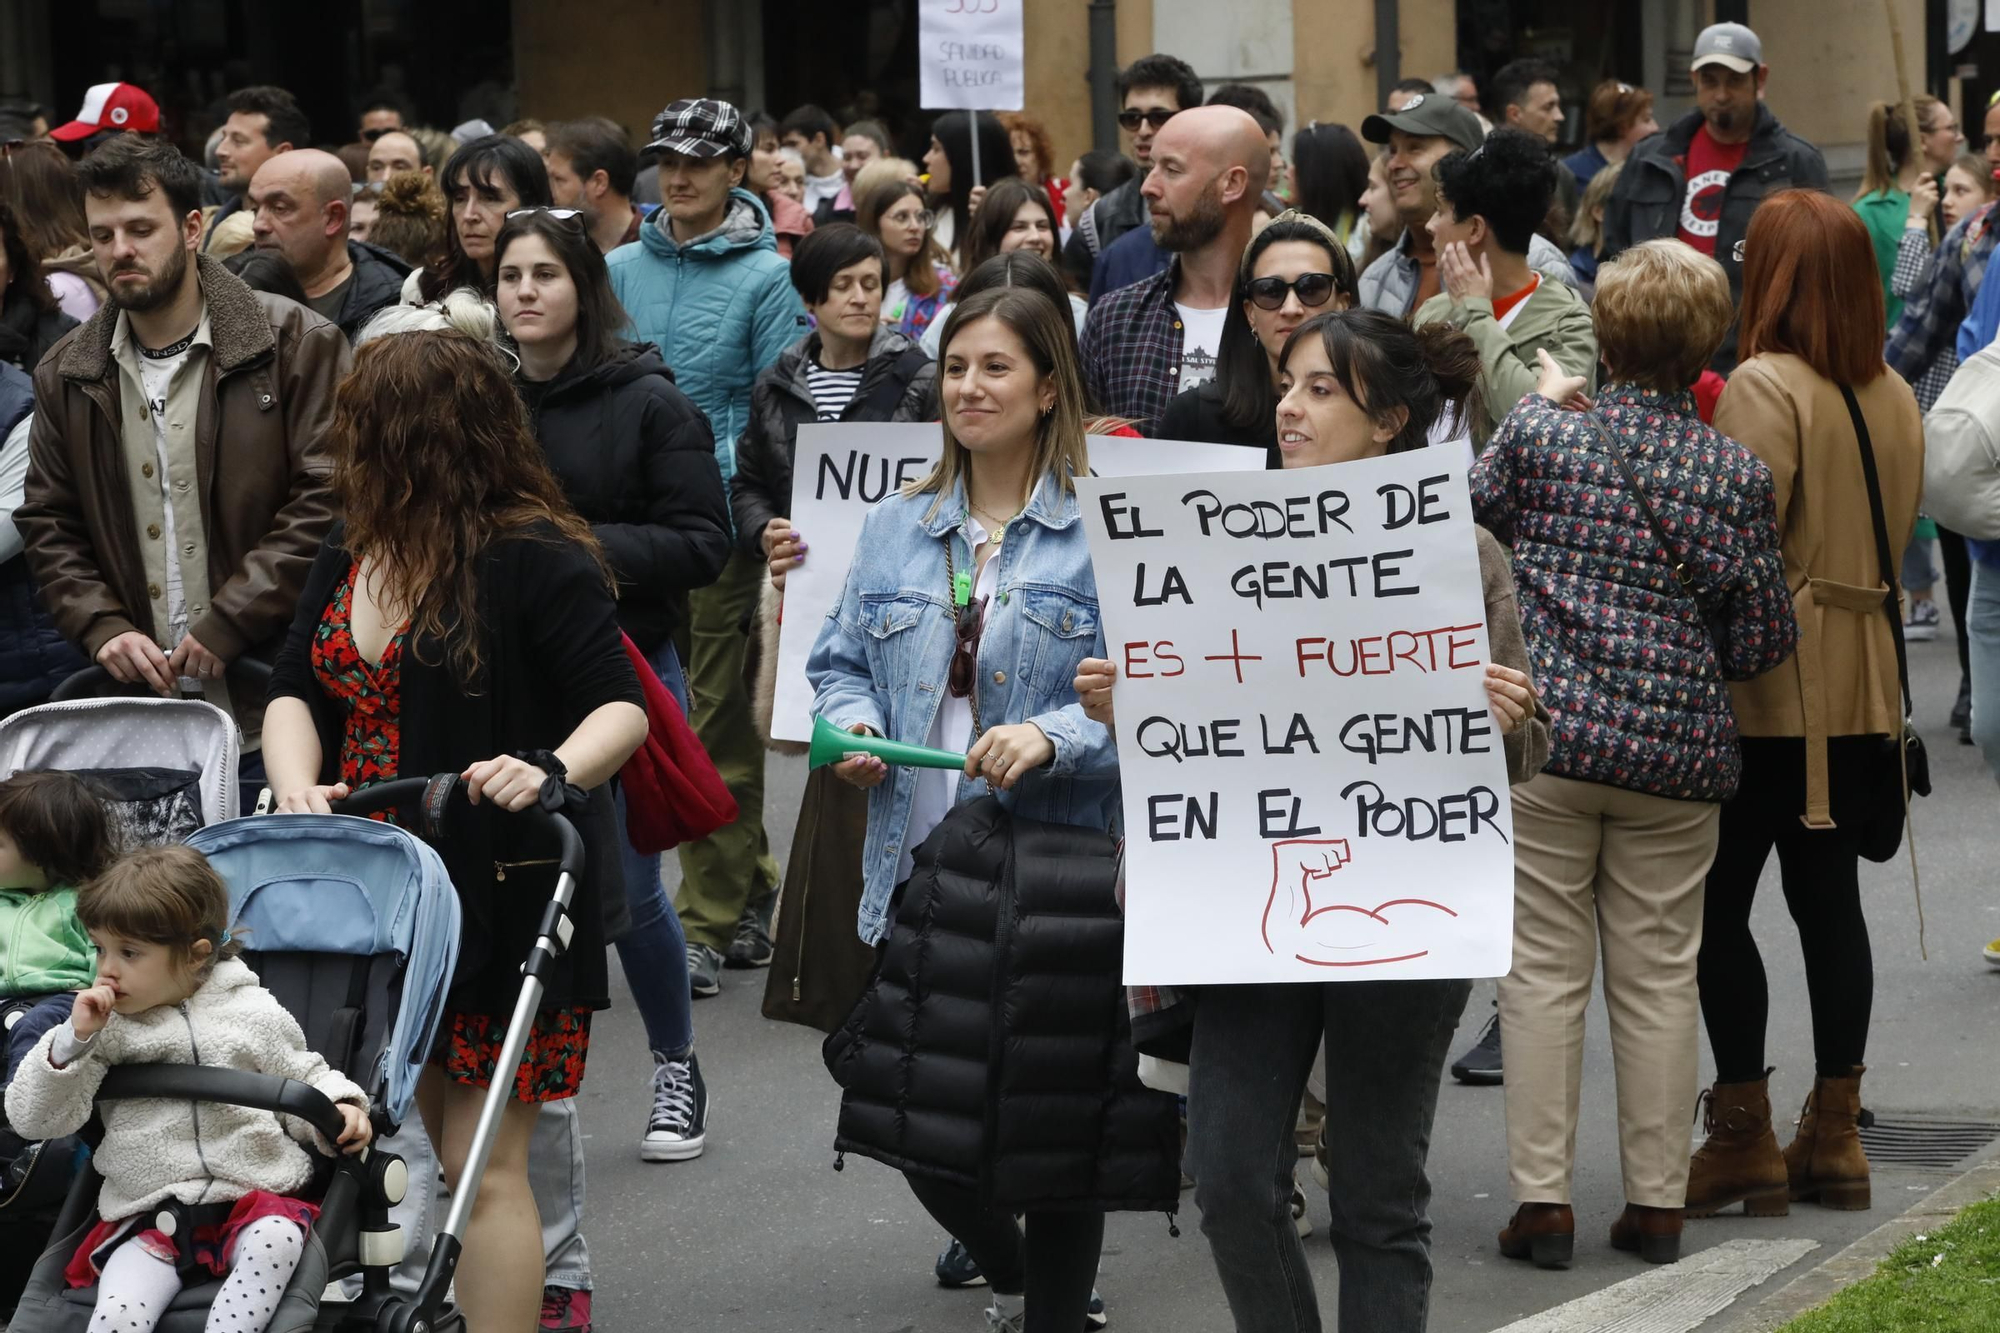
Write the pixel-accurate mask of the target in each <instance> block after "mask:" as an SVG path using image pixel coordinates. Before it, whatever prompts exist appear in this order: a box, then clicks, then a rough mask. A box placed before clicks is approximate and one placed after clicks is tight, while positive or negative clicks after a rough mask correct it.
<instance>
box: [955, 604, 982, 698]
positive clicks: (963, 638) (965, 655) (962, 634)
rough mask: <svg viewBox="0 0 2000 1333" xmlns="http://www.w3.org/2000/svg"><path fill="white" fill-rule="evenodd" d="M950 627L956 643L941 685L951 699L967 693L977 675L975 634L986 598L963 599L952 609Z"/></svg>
mask: <svg viewBox="0 0 2000 1333" xmlns="http://www.w3.org/2000/svg"><path fill="white" fill-rule="evenodd" d="M953 616H954V620H955V624H954V628H955V629H956V631H957V633H958V647H956V648H954V649H953V650H952V654H951V674H950V675H949V676H948V677H946V679H945V688H947V689H949V690H950V691H951V697H952V698H954V699H965V698H969V697H971V694H972V686H973V683H974V682H975V681H976V680H977V678H978V676H979V636H980V634H981V633H982V632H983V631H984V630H985V628H986V599H985V598H984V597H981V598H980V599H979V600H978V601H975V602H967V603H966V604H965V605H964V606H961V607H959V608H958V609H957V610H956V611H955V612H954V613H953Z"/></svg>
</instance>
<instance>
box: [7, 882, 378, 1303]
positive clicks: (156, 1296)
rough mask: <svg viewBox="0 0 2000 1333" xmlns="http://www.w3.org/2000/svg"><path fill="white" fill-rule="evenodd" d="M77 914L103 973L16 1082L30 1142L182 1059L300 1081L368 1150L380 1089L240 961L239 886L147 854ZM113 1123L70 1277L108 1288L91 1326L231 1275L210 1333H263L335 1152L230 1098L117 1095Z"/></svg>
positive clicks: (343, 1142)
mask: <svg viewBox="0 0 2000 1333" xmlns="http://www.w3.org/2000/svg"><path fill="white" fill-rule="evenodd" d="M77 914H78V917H79V919H80V920H81V921H82V923H83V925H84V927H85V929H86V930H88V931H89V933H90V938H91V940H92V941H93V943H94V945H95V946H96V950H97V955H98V967H97V976H96V978H95V982H94V984H93V985H91V986H90V987H89V988H88V989H85V990H83V991H82V992H80V993H79V994H78V995H77V996H76V997H75V1000H74V1002H73V1007H72V1013H71V1017H70V1019H69V1021H68V1022H67V1023H64V1024H61V1025H58V1026H56V1027H53V1028H51V1029H50V1030H49V1031H48V1032H47V1033H45V1034H44V1035H43V1036H42V1038H41V1039H40V1041H39V1042H38V1043H37V1044H36V1046H35V1048H34V1050H33V1051H32V1052H31V1053H29V1055H28V1056H27V1057H26V1058H25V1059H24V1060H23V1061H22V1062H21V1066H20V1068H19V1069H18V1070H17V1071H16V1074H15V1078H14V1081H13V1083H12V1084H11V1085H10V1086H9V1087H8V1090H7V1099H6V1104H7V1114H8V1118H9V1120H10V1121H11V1122H12V1123H13V1124H14V1126H15V1127H16V1128H17V1129H18V1130H19V1131H20V1132H22V1133H24V1134H33V1135H40V1136H44V1137H52V1136H56V1135H61V1134H69V1133H73V1132H75V1131H76V1130H78V1129H80V1128H82V1127H83V1125H84V1124H85V1122H86V1121H88V1120H89V1119H90V1117H91V1115H92V1114H93V1111H94V1110H95V1109H96V1108H95V1099H96V1096H97V1094H98V1092H99V1090H100V1087H101V1085H102V1084H103V1083H104V1080H105V1077H106V1075H107V1073H108V1072H109V1071H110V1070H111V1069H112V1068H113V1067H114V1066H116V1065H119V1064H129V1063H149V1064H181V1065H200V1066H209V1067H215V1066H220V1067H223V1068H228V1069H237V1070H245V1071H249V1072H252V1073H259V1074H267V1075H277V1076H279V1077H282V1078H290V1079H296V1080H298V1081H300V1082H302V1083H305V1084H307V1085H308V1086H310V1087H312V1088H314V1089H315V1090H317V1091H318V1092H319V1093H320V1094H321V1095H323V1096H324V1097H326V1098H327V1099H328V1100H329V1101H331V1102H332V1103H333V1104H334V1105H335V1107H336V1108H337V1109H338V1114H339V1118H340V1121H341V1126H340V1132H339V1134H338V1138H337V1141H336V1143H337V1146H338V1147H339V1148H341V1149H344V1150H345V1151H346V1152H348V1153H359V1152H360V1151H361V1150H362V1149H363V1148H365V1147H366V1146H367V1145H368V1143H369V1141H370V1140H371V1138H372V1137H373V1129H372V1126H371V1125H370V1122H369V1119H368V1112H367V1108H368V1094H367V1093H366V1092H365V1091H364V1090H363V1089H362V1088H361V1087H360V1086H359V1085H358V1084H356V1083H355V1082H353V1081H352V1080H351V1079H349V1078H348V1077H347V1076H346V1075H344V1074H342V1073H340V1072H338V1071H336V1070H333V1069H331V1068H329V1067H328V1065H327V1063H326V1061H325V1060H324V1059H322V1058H321V1057H320V1056H319V1055H318V1054H316V1053H315V1052H313V1051H312V1050H311V1049H310V1048H309V1047H308V1045H307V1043H306V1039H305V1035H304V1033H303V1032H302V1031H301V1030H300V1028H299V1025H298V1023H297V1022H296V1021H295V1020H294V1019H293V1017H292V1016H291V1014H290V1013H288V1012H287V1011H286V1010H285V1008H284V1007H283V1006H282V1005H281V1004H279V1002H278V1001H277V999H276V998H275V997H274V996H273V995H272V994H271V993H270V992H269V991H267V990H265V989H264V988H263V987H262V986H260V985H259V984H258V983H257V978H256V976H255V975H254V974H253V973H252V972H251V971H250V969H249V968H248V967H246V966H245V965H244V964H243V963H242V962H241V961H240V960H239V959H238V958H237V956H236V955H237V954H238V953H240V952H241V949H242V942H241V941H240V940H236V939H233V938H232V936H231V932H230V929H229V893H228V889H227V888H226V887H225V885H224V884H223V881H222V879H221V877H220V876H219V875H217V874H216V872H215V871H214V869H213V868H211V867H210V865H209V864H208V862H207V860H206V859H205V858H204V857H203V856H202V855H201V853H200V852H197V851H194V850H192V849H191V848H188V847H178V846H177V847H161V848H149V849H144V850H141V851H138V852H135V853H133V854H132V855H130V856H128V857H126V858H125V859H124V860H122V861H120V862H118V863H117V864H115V865H114V866H112V867H111V869H109V870H108V871H106V872H105V873H104V874H102V875H100V876H98V877H97V878H96V879H94V880H93V881H91V883H90V884H88V885H87V886H86V887H85V888H84V889H83V891H82V892H81V893H80V895H79V896H78V899H77ZM102 1116H103V1124H104V1136H103V1140H102V1142H101V1143H100V1144H99V1146H98V1149H97V1153H96V1170H97V1173H98V1174H99V1175H101V1176H102V1177H103V1186H102V1190H101V1193H100V1195H99V1201H98V1209H99V1213H100V1216H101V1217H102V1219H103V1220H102V1221H100V1222H98V1223H97V1225H95V1226H94V1227H92V1228H91V1229H90V1230H89V1232H88V1234H87V1235H86V1236H85V1237H84V1239H83V1242H82V1244H81V1245H80V1246H79V1247H78V1248H77V1250H76V1253H75V1255H74V1257H73V1258H72V1259H71V1260H70V1262H69V1265H68V1268H67V1272H66V1278H67V1281H68V1285H69V1286H70V1287H72V1288H83V1287H90V1286H93V1285H94V1286H95V1287H96V1288H97V1301H96V1308H95V1312H94V1314H93V1315H92V1317H91V1320H90V1329H91V1330H92V1333H109V1331H110V1330H113V1329H116V1330H131V1333H148V1330H151V1329H152V1328H154V1327H155V1326H156V1325H157V1324H158V1323H159V1321H160V1320H161V1318H162V1317H163V1316H164V1315H165V1314H166V1312H167V1310H168V1307H169V1306H170V1304H171V1303H172V1301H173V1298H174V1297H175V1295H176V1294H178V1293H179V1291H180V1289H181V1287H182V1286H183V1285H184V1284H185V1283H187V1282H188V1281H190V1280H193V1279H194V1278H195V1275H197V1274H201V1275H204V1276H203V1277H202V1278H201V1280H206V1277H207V1276H214V1277H220V1278H222V1279H223V1282H222V1286H221V1289H220V1291H219V1292H218V1293H217V1294H216V1297H215V1301H214V1304H213V1305H212V1307H211V1309H210V1311H209V1315H208V1318H207V1323H206V1327H207V1328H208V1329H209V1330H211V1331H212V1333H260V1331H261V1330H262V1329H264V1327H265V1326H266V1325H267V1324H268V1323H269V1322H270V1320H271V1317H272V1315H273V1314H274V1313H275V1311H276V1309H277V1306H278V1303H279V1298H280V1296H281V1294H282V1293H283V1292H284V1291H285V1289H286V1285H287V1283H288V1282H289V1280H290V1278H291V1277H292V1274H293V1271H294V1270H295V1269H296V1268H297V1267H298V1264H299V1261H300V1259H301V1258H302V1257H303V1254H304V1251H305V1241H306V1237H307V1235H308V1233H309V1231H310V1228H311V1225H312V1222H313V1219H314V1218H315V1217H316V1216H317V1214H318V1207H317V1205H315V1204H313V1203H310V1202H307V1201H306V1200H305V1199H303V1198H300V1197H297V1196H298V1195H299V1194H300V1192H301V1191H303V1190H305V1189H306V1187H307V1186H309V1185H310V1184H311V1183H312V1182H313V1179H314V1175H315V1166H314V1160H313V1158H312V1157H311V1156H310V1155H309V1154H308V1153H307V1152H306V1150H305V1148H304V1146H302V1145H303V1144H305V1143H312V1142H317V1143H318V1145H319V1146H320V1147H321V1149H322V1150H323V1151H326V1150H331V1148H332V1147H334V1146H336V1145H330V1144H328V1143H326V1142H325V1139H324V1136H323V1135H322V1134H321V1132H320V1130H318V1129H317V1128H315V1127H314V1126H313V1125H312V1124H310V1123H308V1122H306V1121H304V1120H301V1119H298V1118H294V1117H291V1116H280V1115H272V1114H271V1113H270V1112H269V1111H265V1110H259V1109H254V1108H251V1107H245V1106H235V1105H230V1104H227V1103H218V1102H197V1101H181V1100H179V1099H169V1098H164V1097H143V1098H136V1099H132V1100H120V1101H112V1102H107V1103H106V1104H105V1105H104V1106H103V1108H102ZM163 1205H164V1207H162V1206H163ZM154 1210H159V1211H157V1212H155V1211H154ZM149 1224H150V1225H149Z"/></svg>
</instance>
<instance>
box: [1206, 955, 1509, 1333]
mask: <svg viewBox="0 0 2000 1333" xmlns="http://www.w3.org/2000/svg"><path fill="white" fill-rule="evenodd" d="M1471 993H1472V983H1471V982H1469V981H1345V982H1338V983H1321V984H1315V983H1311V982H1307V983H1300V984H1292V985H1268V986H1204V987H1202V989H1201V995H1200V998H1199V999H1198V1000H1197V1001H1196V1002H1195V1016H1194V1046H1193V1050H1192V1052H1191V1054H1190V1061H1189V1066H1188V1155H1187V1161H1188V1171H1189V1174H1191V1175H1193V1176H1194V1179H1195V1186H1194V1191H1195V1193H1194V1201H1195V1206H1196V1207H1197V1208H1199V1209H1200V1210H1201V1229H1202V1233H1203V1234H1204V1235H1206V1236H1207V1237H1208V1244H1209V1249H1210V1251H1211V1252H1212V1253H1213V1254H1214V1256H1215V1268H1216V1273H1217V1275H1218V1276H1220V1277H1221V1279H1222V1291H1223V1294H1224V1295H1225V1296H1226V1297H1228V1299H1229V1310H1230V1313H1231V1314H1232V1315H1233V1316H1235V1321H1236V1327H1237V1329H1238V1330H1240V1331H1241V1333H1251V1331H1252V1330H1254V1333H1319V1330H1320V1327H1321V1324H1320V1314H1319V1301H1318V1298H1317V1297H1316V1296H1315V1294H1314V1292H1313V1281H1312V1274H1311V1273H1310V1272H1308V1271H1307V1269H1306V1256H1305V1250H1304V1248H1303V1247H1302V1246H1301V1245H1300V1244H1299V1235H1298V1232H1297V1231H1296V1230H1294V1229H1293V1226H1292V1211H1291V1192H1292V1172H1293V1171H1294V1169H1295V1168H1296V1167H1297V1166H1298V1162H1299V1155H1298V1147H1297V1140H1296V1138H1295V1137H1294V1133H1295V1130H1296V1127H1297V1123H1298V1111H1299V1095H1300V1094H1301V1093H1302V1092H1304V1091H1305V1086H1306V1078H1307V1076H1308V1075H1309V1074H1310V1073H1311V1072H1312V1067H1313V1057H1314V1055H1315V1054H1316V1053H1317V1052H1318V1050H1319V1048H1320V1045H1321V1042H1322V1041H1324V1043H1325V1047H1326V1140H1327V1143H1328V1145H1329V1146H1330V1148H1331V1153H1330V1155H1329V1162H1328V1168H1329V1176H1330V1180H1329V1186H1330V1189H1329V1194H1330V1202H1331V1204H1332V1207H1333V1252H1334V1254H1335V1256H1337V1257H1338V1259H1339V1260H1340V1297H1339V1311H1340V1318H1339V1328H1340V1330H1341V1333H1422V1331H1423V1328H1424V1325H1425V1322H1426V1320H1427V1319H1428V1317H1429V1312H1430V1290H1431V1255H1430V1251H1431V1243H1430V1236H1431V1223H1430V1217H1429V1215H1428V1212H1427V1209H1428V1205H1429V1203H1430V1196H1431V1187H1430V1181H1429V1180H1428V1179H1427V1178H1426V1177H1425V1175H1424V1162H1425V1159H1426V1158H1427V1157H1428V1156H1429V1153H1430V1138H1431V1120H1432V1117H1433V1116H1434V1115H1435V1114H1436V1112H1437V1098H1438V1080H1439V1077H1440V1075H1441V1074H1442V1072H1443V1070H1444V1062H1445V1057H1446V1054H1447V1053H1448V1046H1449V1043H1450V1041H1451V1039H1452V1034H1453V1033H1454V1032H1456V1031H1457V1029H1458V1019H1459V1015H1460V1014H1461V1013H1463V1012H1464V1010H1465V1000H1466V997H1467V996H1468V995H1470V994H1471Z"/></svg>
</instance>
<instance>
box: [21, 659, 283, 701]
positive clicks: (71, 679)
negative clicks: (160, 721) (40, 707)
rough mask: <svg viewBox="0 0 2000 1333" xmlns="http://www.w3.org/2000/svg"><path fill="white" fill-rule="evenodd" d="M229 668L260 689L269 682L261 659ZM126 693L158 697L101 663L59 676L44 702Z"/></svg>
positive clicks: (268, 667)
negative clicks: (117, 674) (113, 673)
mask: <svg viewBox="0 0 2000 1333" xmlns="http://www.w3.org/2000/svg"><path fill="white" fill-rule="evenodd" d="M229 670H230V672H231V673H232V674H234V675H238V676H241V677H243V679H244V680H246V681H248V682H249V683H250V684H251V685H253V686H255V687H257V688H258V689H260V690H261V689H264V688H266V687H267V686H269V685H270V683H271V664H270V663H269V662H266V661H264V660H263V659H262V658H257V657H239V658H237V659H236V660H235V661H234V662H231V663H230V664H229ZM128 695H129V696H132V697H135V698H141V699H150V698H157V697H158V696H157V694H156V692H155V691H154V690H153V688H152V686H150V685H144V684H140V683H137V682H133V683H130V684H128V683H127V682H125V681H122V680H119V679H118V678H117V677H116V676H114V675H112V674H111V673H110V672H109V671H106V670H105V669H104V668H103V667H101V666H87V667H85V668H83V669H82V670H81V671H75V672H71V673H70V674H69V675H67V676H65V677H63V678H62V680H61V682H60V683H58V684H57V685H56V687H55V689H53V690H51V691H50V692H49V699H48V701H49V702H50V703H52V704H66V703H73V702H75V701H76V700H78V699H112V698H120V697H124V696H128Z"/></svg>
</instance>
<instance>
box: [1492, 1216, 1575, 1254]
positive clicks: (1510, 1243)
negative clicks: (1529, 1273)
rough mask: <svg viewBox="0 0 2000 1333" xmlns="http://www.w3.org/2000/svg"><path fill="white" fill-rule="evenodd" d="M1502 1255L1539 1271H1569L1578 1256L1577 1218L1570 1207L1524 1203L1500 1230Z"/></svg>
mask: <svg viewBox="0 0 2000 1333" xmlns="http://www.w3.org/2000/svg"><path fill="white" fill-rule="evenodd" d="M1500 1253H1501V1254H1503V1255H1505V1256H1506V1257H1507V1258H1509V1259H1531V1260H1533V1261H1534V1264H1535V1267H1537V1268H1568V1267H1569V1262H1570V1260H1571V1259H1572V1258H1573V1257H1575V1254H1576V1214H1575V1213H1574V1212H1572V1211H1571V1210H1570V1206H1569V1205H1568V1204H1566V1203H1524V1204H1522V1205H1521V1206H1520V1207H1519V1208H1516V1209H1515V1210H1514V1217H1513V1220H1512V1221H1510V1222H1508V1223H1507V1225H1506V1226H1504V1227H1502V1228H1501V1229H1500Z"/></svg>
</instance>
